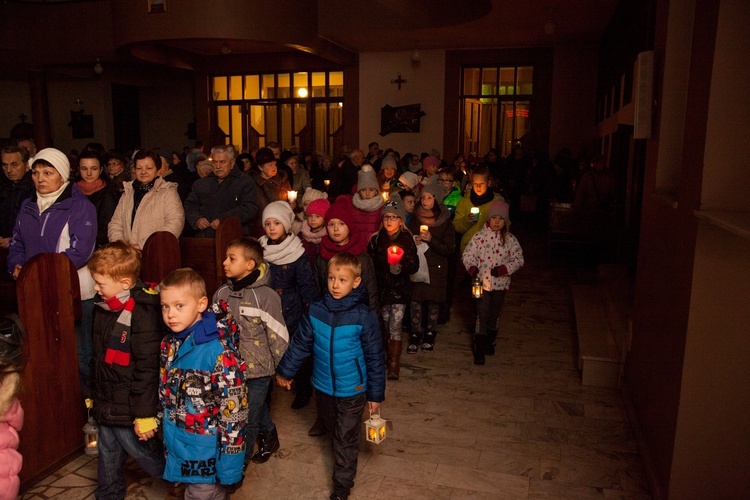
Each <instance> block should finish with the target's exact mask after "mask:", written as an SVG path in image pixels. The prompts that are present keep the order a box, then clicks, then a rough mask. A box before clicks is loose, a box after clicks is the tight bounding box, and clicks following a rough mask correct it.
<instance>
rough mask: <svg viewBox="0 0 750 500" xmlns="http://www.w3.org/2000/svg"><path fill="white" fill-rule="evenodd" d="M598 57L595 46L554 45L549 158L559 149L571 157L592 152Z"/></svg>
mask: <svg viewBox="0 0 750 500" xmlns="http://www.w3.org/2000/svg"><path fill="white" fill-rule="evenodd" d="M598 57H599V55H598V52H597V50H596V49H595V48H583V47H556V48H555V55H554V62H553V68H552V75H553V78H552V112H551V115H550V127H549V128H550V137H549V154H550V157H552V158H554V156H555V155H556V154H557V152H558V151H560V149H562V148H568V149H570V151H571V152H572V153H573V155H574V156H577V155H579V154H580V153H583V152H587V153H589V154H592V153H593V150H592V145H593V140H594V137H595V118H596V79H597V61H598Z"/></svg>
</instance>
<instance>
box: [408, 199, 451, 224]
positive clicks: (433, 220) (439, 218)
mask: <svg viewBox="0 0 750 500" xmlns="http://www.w3.org/2000/svg"><path fill="white" fill-rule="evenodd" d="M414 215H415V216H416V217H417V220H418V221H419V223H420V224H424V225H425V226H427V227H436V226H439V225H440V224H442V223H443V222H445V220H446V219H448V218H449V217H450V215H451V214H450V211H449V210H448V207H446V206H443V207H442V208H440V206H435V208H433V209H432V210H427V209H426V208H424V207H423V206H422V205H421V204H419V205H417V207H416V208H415V209H414Z"/></svg>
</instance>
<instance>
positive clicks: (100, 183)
mask: <svg viewBox="0 0 750 500" xmlns="http://www.w3.org/2000/svg"><path fill="white" fill-rule="evenodd" d="M76 185H77V186H78V189H80V190H81V192H82V193H83V194H85V195H86V196H91V195H92V194H94V193H96V192H97V191H99V190H101V189H103V188H104V186H106V185H107V183H106V182H104V179H102V178H101V177H99V178H98V179H97V180H95V181H91V182H86V181H78V182H76Z"/></svg>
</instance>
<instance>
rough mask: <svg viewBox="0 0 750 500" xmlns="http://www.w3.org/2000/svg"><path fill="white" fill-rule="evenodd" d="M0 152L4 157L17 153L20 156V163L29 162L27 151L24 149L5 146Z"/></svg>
mask: <svg viewBox="0 0 750 500" xmlns="http://www.w3.org/2000/svg"><path fill="white" fill-rule="evenodd" d="M2 152H3V154H4V155H13V154H16V153H18V154H20V155H21V161H22V162H24V163H28V161H29V151H28V150H27V149H26V148H22V147H19V146H6V147H4V148H3V151H2Z"/></svg>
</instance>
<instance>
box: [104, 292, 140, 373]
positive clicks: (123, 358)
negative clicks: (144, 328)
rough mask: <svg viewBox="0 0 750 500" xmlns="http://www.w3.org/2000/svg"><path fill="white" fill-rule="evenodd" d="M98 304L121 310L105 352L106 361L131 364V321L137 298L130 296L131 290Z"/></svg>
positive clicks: (123, 364)
mask: <svg viewBox="0 0 750 500" xmlns="http://www.w3.org/2000/svg"><path fill="white" fill-rule="evenodd" d="M96 305H98V306H99V307H101V308H102V309H104V310H105V311H113V312H119V313H120V315H119V316H118V317H117V323H116V324H115V329H114V330H113V331H112V333H111V334H110V336H109V345H108V347H107V352H106V353H105V354H104V362H105V363H108V364H110V365H111V364H117V365H120V366H128V365H129V364H130V352H131V350H130V322H131V319H132V315H133V308H134V307H135V299H133V297H131V296H130V290H125V291H124V292H122V293H119V294H117V295H115V296H114V297H111V298H109V299H107V300H106V301H104V302H98V303H97V304H96Z"/></svg>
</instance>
